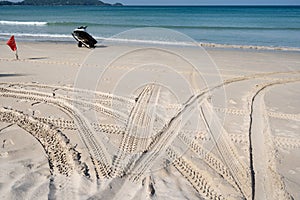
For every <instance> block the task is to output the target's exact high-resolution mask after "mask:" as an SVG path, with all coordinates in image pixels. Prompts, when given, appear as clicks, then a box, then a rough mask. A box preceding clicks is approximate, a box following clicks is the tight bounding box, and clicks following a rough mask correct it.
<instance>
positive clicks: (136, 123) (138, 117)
mask: <svg viewBox="0 0 300 200" xmlns="http://www.w3.org/2000/svg"><path fill="white" fill-rule="evenodd" d="M154 89H155V86H154V85H147V86H146V87H145V88H144V89H143V91H142V92H141V93H140V95H139V97H138V98H137V102H136V105H135V106H134V108H133V109H132V111H131V113H130V115H129V119H128V123H127V125H126V129H125V133H124V134H123V136H122V141H121V144H120V146H119V151H118V153H117V156H116V158H115V160H114V163H113V173H112V175H113V176H121V177H122V176H123V175H124V174H125V173H126V171H125V170H126V169H128V168H130V166H129V165H131V164H133V163H132V162H131V163H130V161H132V156H131V155H130V154H132V153H133V152H134V151H135V150H136V149H137V145H138V138H139V137H141V136H144V135H146V136H147V135H148V134H149V133H150V132H149V131H152V130H149V129H147V128H146V129H145V127H149V126H150V123H151V122H150V120H149V116H147V110H148V106H149V102H150V99H151V97H152V95H153V93H154ZM128 157H129V158H128ZM125 168H126V169H125Z"/></svg>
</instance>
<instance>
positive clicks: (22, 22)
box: [0, 20, 47, 26]
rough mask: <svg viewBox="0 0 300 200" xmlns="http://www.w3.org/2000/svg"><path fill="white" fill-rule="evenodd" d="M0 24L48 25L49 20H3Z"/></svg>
mask: <svg viewBox="0 0 300 200" xmlns="http://www.w3.org/2000/svg"><path fill="white" fill-rule="evenodd" d="M0 25H10V26H46V25H47V22H25V21H5V20H1V21H0Z"/></svg>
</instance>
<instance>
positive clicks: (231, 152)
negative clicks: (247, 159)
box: [201, 101, 252, 199]
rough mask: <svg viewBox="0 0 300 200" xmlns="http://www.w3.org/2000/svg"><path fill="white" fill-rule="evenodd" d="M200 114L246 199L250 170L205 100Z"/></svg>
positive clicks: (248, 190)
mask: <svg viewBox="0 0 300 200" xmlns="http://www.w3.org/2000/svg"><path fill="white" fill-rule="evenodd" d="M201 115H202V118H203V120H204V123H205V125H206V128H207V131H208V133H209V134H210V135H211V137H212V141H213V143H214V146H215V147H216V148H217V151H218V153H219V154H220V156H221V158H222V160H223V162H224V163H225V164H226V166H227V168H228V169H229V171H230V173H231V175H232V176H233V178H234V181H235V183H236V185H237V186H238V188H239V190H240V191H241V192H242V194H243V196H244V197H245V198H246V199H250V198H251V196H252V194H251V182H250V181H249V180H250V170H249V168H248V167H246V166H245V165H244V163H243V162H242V161H241V159H240V158H239V156H238V153H237V150H236V148H235V146H234V145H233V144H232V143H231V140H230V138H229V136H228V133H227V132H226V130H225V129H224V128H223V127H222V125H221V124H220V122H219V121H218V118H217V116H216V114H215V113H214V111H213V108H212V106H211V105H210V104H209V103H208V102H207V101H205V102H204V104H203V105H202V106H201Z"/></svg>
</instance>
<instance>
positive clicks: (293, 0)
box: [103, 0, 300, 5]
mask: <svg viewBox="0 0 300 200" xmlns="http://www.w3.org/2000/svg"><path fill="white" fill-rule="evenodd" d="M103 1H104V2H108V3H115V2H121V3H124V4H126V5H300V0H227V1H224V0H103Z"/></svg>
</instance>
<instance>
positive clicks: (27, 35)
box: [0, 33, 72, 39]
mask: <svg viewBox="0 0 300 200" xmlns="http://www.w3.org/2000/svg"><path fill="white" fill-rule="evenodd" d="M0 35H1V36H11V35H14V36H15V37H21V38H22V37H25V38H26V37H27V38H53V39H55V38H72V36H71V35H66V34H47V33H45V34H44V33H37V34H35V33H0Z"/></svg>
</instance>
